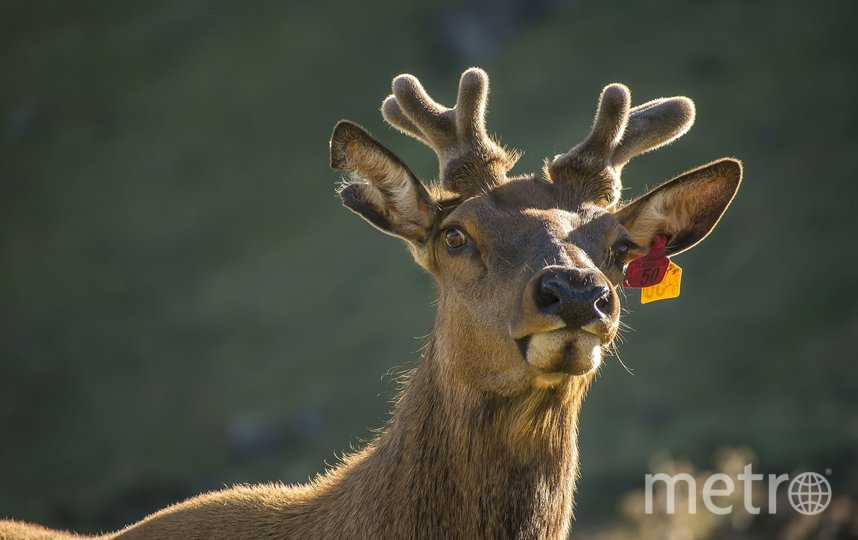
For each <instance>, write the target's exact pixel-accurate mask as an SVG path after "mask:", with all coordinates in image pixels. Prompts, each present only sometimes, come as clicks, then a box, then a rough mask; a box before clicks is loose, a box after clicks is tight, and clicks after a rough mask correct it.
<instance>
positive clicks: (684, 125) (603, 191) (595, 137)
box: [546, 83, 694, 208]
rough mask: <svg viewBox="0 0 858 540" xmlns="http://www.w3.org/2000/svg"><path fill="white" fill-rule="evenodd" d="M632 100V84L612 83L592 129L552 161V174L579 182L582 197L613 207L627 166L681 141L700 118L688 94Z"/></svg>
mask: <svg viewBox="0 0 858 540" xmlns="http://www.w3.org/2000/svg"><path fill="white" fill-rule="evenodd" d="M630 105H631V93H630V92H629V89H628V88H627V87H626V86H624V85H622V84H617V83H614V84H610V85H608V86H606V87H605V89H604V90H602V94H601V96H600V98H599V105H598V107H597V112H596V119H595V121H594V122H593V129H592V130H591V131H590V134H589V135H588V136H587V138H586V139H584V142H582V143H581V144H579V145H577V146H575V147H573V148H572V149H571V150H570V151H569V152H567V153H565V154H561V155H559V156H556V157H555V158H554V160H553V161H552V162H551V163H549V164H548V165H547V166H546V173H547V175H548V177H549V178H550V179H551V180H552V181H554V182H566V183H569V184H571V185H573V186H574V188H575V191H576V194H577V196H579V197H582V198H586V199H588V200H592V201H594V202H595V203H596V204H599V205H601V206H604V207H606V208H608V207H611V206H613V205H615V204H616V203H617V202H618V201H619V198H620V191H621V189H622V181H621V178H620V175H621V173H622V169H623V166H625V164H626V163H628V162H629V160H631V159H632V158H633V157H634V156H636V155H639V154H643V153H645V152H649V151H650V150H654V149H656V148H659V147H661V146H664V145H666V144H669V143H670V142H672V141H674V140H676V139H677V138H679V137H680V136H682V135H683V134H685V133H686V132H687V131H688V130H689V129H690V128H691V125H692V124H693V123H694V102H692V101H691V100H690V99H688V98H686V97H673V98H659V99H655V100H652V101H649V102H647V103H644V104H643V105H638V106H637V107H634V108H630Z"/></svg>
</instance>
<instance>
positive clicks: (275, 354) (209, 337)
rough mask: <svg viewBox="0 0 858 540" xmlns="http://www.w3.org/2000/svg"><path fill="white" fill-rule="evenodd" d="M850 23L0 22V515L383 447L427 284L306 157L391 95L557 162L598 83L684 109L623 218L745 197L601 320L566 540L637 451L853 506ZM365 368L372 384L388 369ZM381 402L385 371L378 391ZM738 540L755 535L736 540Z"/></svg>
mask: <svg viewBox="0 0 858 540" xmlns="http://www.w3.org/2000/svg"><path fill="white" fill-rule="evenodd" d="M853 6H854V4H853V3H851V2H846V1H842V2H834V1H833V2H805V1H797V0H780V1H774V0H761V1H758V2H746V1H741V0H728V1H723V2H707V3H695V4H689V3H687V2H681V1H679V0H652V1H649V2H631V1H617V2H611V3H603V2H595V1H593V0H579V1H571V2H560V1H552V0H536V1H525V0H503V1H498V2H489V1H488V0H471V1H469V2H460V3H456V2H440V3H434V4H431V5H430V4H429V3H416V4H407V3H402V2H392V1H390V0H371V1H366V2H356V3H347V2H339V3H335V2H330V1H324V0H323V1H319V2H313V3H296V2H279V3H275V2H253V1H251V2H241V3H232V2H222V1H194V0H191V1H184V2H165V1H156V2H146V3H127V2H121V3H117V2H104V1H102V2H92V1H90V2H73V3H69V2H59V1H53V0H42V1H32V0H9V1H6V2H3V3H2V4H0V70H2V71H0V72H2V74H3V76H2V83H0V230H2V233H0V254H2V264H0V321H2V325H0V433H2V439H0V441H2V442H0V515H2V516H15V517H17V518H21V519H25V520H31V521H37V522H41V523H44V524H48V525H52V526H58V527H70V528H74V529H77V530H80V531H97V530H104V529H110V528H115V527H119V526H121V525H124V524H126V523H127V522H130V521H133V520H135V519H138V518H139V517H141V516H142V515H144V514H146V513H148V512H150V511H152V510H154V509H156V508H158V507H161V506H164V505H165V504H168V503H170V502H173V501H176V500H179V499H182V498H184V497H186V496H189V495H193V494H195V493H198V492H200V491H202V490H206V489H211V488H217V487H220V486H222V485H224V484H231V483H235V482H256V481H268V480H275V479H280V480H283V481H286V482H297V481H303V480H305V479H306V478H307V477H308V476H310V475H312V474H314V473H315V472H316V471H319V470H321V469H322V468H323V467H324V465H325V462H327V463H331V462H333V461H334V459H335V458H334V456H335V453H336V454H339V453H341V452H342V451H343V450H347V449H348V448H349V447H350V445H359V444H361V441H362V440H365V439H366V438H368V437H369V436H371V432H370V429H371V428H374V427H378V426H380V425H381V424H382V422H383V419H384V418H385V415H386V414H387V411H388V409H389V403H388V401H389V399H390V397H391V395H392V391H393V384H392V378H393V376H392V375H390V374H391V373H395V369H399V368H397V367H396V366H400V367H401V366H407V365H409V364H410V363H412V362H413V361H414V359H415V358H416V354H415V352H414V351H416V350H417V349H418V347H419V346H420V344H421V341H420V339H419V338H415V336H423V335H426V334H427V333H428V332H429V331H430V329H431V321H432V307H431V301H432V299H433V296H434V292H433V289H432V285H431V283H430V280H429V278H428V277H427V276H425V275H423V274H422V273H421V272H420V271H419V270H418V269H417V268H416V267H415V266H414V265H413V264H412V263H411V261H410V260H409V257H408V255H407V253H406V251H405V250H404V249H402V246H401V245H398V243H397V241H395V240H393V239H391V238H388V237H384V236H383V235H381V234H378V233H377V232H376V231H374V230H372V229H371V228H370V227H368V226H367V225H366V224H365V223H363V222H361V221H360V220H359V219H357V218H356V217H354V216H353V215H351V214H350V213H348V212H347V211H345V210H343V209H342V208H341V207H340V205H339V203H338V201H337V200H336V198H335V196H334V192H333V188H334V185H335V184H336V182H337V181H338V175H337V174H336V173H335V172H332V171H330V170H329V168H328V165H327V162H328V157H327V146H326V142H327V139H328V136H329V134H330V129H331V128H332V126H333V125H334V123H335V122H336V121H337V120H338V119H340V118H341V117H348V118H350V119H352V120H354V121H357V122H359V123H361V124H363V125H364V126H366V127H367V128H368V129H370V131H372V132H374V133H376V135H378V136H379V137H380V138H381V139H382V141H384V142H385V143H386V144H388V145H389V146H390V147H391V148H392V149H393V150H394V151H395V152H397V153H398V154H399V155H400V156H401V157H403V159H405V160H406V162H408V163H409V164H411V165H412V167H413V169H414V170H415V171H417V172H418V173H419V174H421V175H422V176H424V177H427V178H428V177H432V176H433V175H434V174H435V171H436V164H435V162H434V158H433V156H432V155H431V152H429V151H427V150H426V149H425V148H423V147H421V146H420V145H419V144H416V143H415V142H414V141H412V140H410V139H407V138H406V137H403V136H400V135H398V134H396V133H394V132H393V130H391V129H389V128H387V127H385V126H384V125H383V123H382V121H381V118H380V115H379V113H378V106H379V105H380V103H381V100H382V98H383V97H384V96H385V95H387V93H388V92H389V81H390V79H391V78H392V77H393V76H394V75H396V74H398V73H402V72H411V73H414V74H416V75H418V76H419V77H421V79H422V80H423V82H424V84H425V85H426V86H427V88H428V89H429V90H430V92H432V93H433V94H434V95H435V96H436V97H437V98H438V99H439V100H440V101H442V102H445V103H450V102H452V101H453V100H454V95H455V86H456V81H457V79H458V76H459V73H460V72H461V71H462V69H464V68H466V67H468V66H469V65H472V64H479V65H481V66H482V67H484V68H485V69H486V70H487V71H488V72H489V73H490V75H491V76H492V82H493V90H492V96H491V111H490V114H489V126H490V129H492V130H493V131H495V132H496V133H498V134H499V135H500V137H501V139H502V140H503V142H504V143H506V144H507V145H509V146H512V147H517V148H522V149H526V150H527V151H528V153H527V154H526V155H525V157H524V158H523V159H522V161H521V162H520V165H519V166H518V167H517V169H516V171H518V172H523V171H527V170H537V169H538V168H539V167H540V165H541V161H542V159H543V158H544V157H545V156H550V155H554V154H556V153H559V152H561V151H564V150H565V149H567V148H568V147H570V146H571V145H572V144H575V143H577V142H578V141H579V140H581V138H582V137H583V136H584V135H585V134H586V132H587V130H588V129H589V124H590V121H591V119H592V114H593V111H594V107H595V102H596V98H597V96H598V92H599V90H600V89H601V88H602V86H603V85H604V84H606V83H608V82H612V81H621V82H624V83H626V84H628V85H629V86H630V87H631V89H632V91H633V94H634V96H635V101H636V102H638V103H640V102H642V101H645V100H648V99H652V98H655V97H659V96H661V95H687V96H690V97H692V98H693V99H694V100H695V101H696V103H697V106H698V117H697V123H696V126H695V127H694V128H693V129H692V131H691V132H690V133H689V134H688V135H686V136H685V137H684V138H683V139H681V140H680V141H678V142H677V143H675V144H673V145H672V146H671V147H669V148H666V149H663V150H659V151H657V152H654V153H652V154H649V155H647V156H644V157H641V158H639V159H637V160H635V162H634V163H633V164H632V165H630V166H629V167H627V168H626V171H625V182H626V186H627V188H628V190H627V194H628V196H633V195H634V194H637V193H640V192H642V191H643V190H644V189H645V187H647V186H650V187H651V186H653V185H656V184H658V183H659V182H661V181H662V180H664V179H666V178H669V177H671V176H673V175H675V174H677V173H679V172H681V171H683V170H685V169H687V168H690V167H692V166H695V165H698V164H701V163H704V162H707V161H709V160H712V159H715V158H717V157H721V156H725V155H732V156H737V157H740V158H742V159H743V160H744V162H745V167H746V169H745V174H746V176H745V183H744V185H743V187H742V189H741V190H740V193H739V196H738V198H737V199H736V202H735V203H734V204H733V206H732V207H731V209H730V210H729V211H728V214H727V216H726V218H725V219H724V220H723V221H722V223H721V224H720V226H719V227H718V229H717V230H716V232H715V233H714V234H713V235H712V236H711V237H710V238H709V239H707V240H706V241H705V243H704V244H703V245H702V246H701V247H699V248H697V249H695V250H693V251H691V252H689V253H688V254H685V255H683V256H681V257H680V258H679V259H678V262H679V264H680V265H681V266H682V267H683V269H684V276H685V278H684V280H683V295H682V297H681V298H680V299H679V300H675V301H667V302H660V303H656V304H650V305H647V306H643V307H642V306H640V305H639V303H638V300H637V293H629V294H628V299H627V302H626V305H627V307H629V308H630V309H631V313H630V314H629V315H628V316H627V317H626V319H625V321H626V322H627V323H629V324H630V325H631V326H632V327H633V328H634V329H635V330H636V331H635V332H632V333H628V334H626V338H627V341H628V342H627V343H625V344H624V345H623V346H622V347H621V354H622V359H623V361H624V362H625V364H626V365H628V366H629V368H630V369H631V370H632V371H633V375H629V374H628V373H627V372H626V371H625V370H624V369H623V368H622V366H620V364H619V362H615V361H613V360H612V361H610V362H609V363H608V365H607V366H606V367H605V368H604V370H603V372H602V375H601V376H600V378H599V380H598V382H597V384H596V385H595V387H594V388H593V390H592V392H591V393H590V396H589V397H588V400H587V402H586V404H585V406H584V410H583V414H582V425H581V453H582V472H583V478H582V481H581V483H580V490H579V495H578V511H577V516H578V518H577V524H576V530H577V531H582V532H586V531H588V530H594V529H599V528H601V527H605V526H608V525H609V524H611V523H612V522H613V521H614V520H617V519H623V518H622V517H621V516H619V515H618V510H617V508H618V502H617V501H619V500H620V499H621V497H622V495H623V494H624V493H626V492H627V491H628V490H633V489H640V487H641V486H642V484H643V475H644V472H645V471H647V470H648V463H649V459H650V457H651V456H653V455H656V454H658V453H660V452H669V453H670V454H672V455H677V456H683V457H685V458H686V459H688V460H690V461H691V462H693V463H697V464H706V463H709V462H710V459H711V458H712V456H713V452H714V451H715V449H716V448H719V447H721V446H722V445H740V446H747V447H750V448H753V449H754V451H755V452H756V456H757V459H758V462H759V464H760V468H761V470H762V471H763V472H788V471H793V470H822V469H825V468H830V469H832V476H831V481H832V484H833V485H834V488H835V493H836V494H837V495H839V496H843V497H848V496H854V495H855V494H856V491H858V480H856V478H855V471H856V447H858V362H856V360H858V354H856V349H855V344H854V340H855V336H856V335H858V303H856V294H855V293H854V292H853V291H852V290H851V289H850V288H849V283H850V281H851V280H854V279H855V263H856V262H857V261H858V257H856V251H855V250H854V249H853V244H854V241H853V240H854V239H853V235H854V233H855V231H856V230H858V227H856V226H858V218H856V214H858V213H856V212H855V211H854V209H853V206H854V204H855V201H856V195H858V187H856V183H855V181H854V179H853V178H852V177H853V176H854V173H853V172H852V171H853V168H854V156H853V154H852V152H853V151H854V149H855V148H856V143H858V134H856V130H855V122H856V120H858V114H857V113H858V110H856V109H858V107H856V100H855V97H856V95H858V71H856V69H855V65H856V64H855V61H856V57H855V53H854V37H853V35H854V32H853V28H852V26H853V24H852V21H853V15H854V14H855V11H856V10H855V8H854V7H853ZM391 369H393V371H391ZM386 374H387V375H386ZM763 537H769V536H763Z"/></svg>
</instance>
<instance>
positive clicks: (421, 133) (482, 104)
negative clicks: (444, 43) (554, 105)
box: [381, 68, 518, 193]
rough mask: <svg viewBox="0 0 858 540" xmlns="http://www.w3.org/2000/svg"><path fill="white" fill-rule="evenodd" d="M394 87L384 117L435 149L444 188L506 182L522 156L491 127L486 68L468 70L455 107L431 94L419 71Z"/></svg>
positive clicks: (472, 188) (463, 189) (395, 82)
mask: <svg viewBox="0 0 858 540" xmlns="http://www.w3.org/2000/svg"><path fill="white" fill-rule="evenodd" d="M392 86H393V95H391V96H389V97H388V98H387V99H385V100H384V103H383V104H382V106H381V111H382V114H383V115H384V119H385V120H386V121H387V122H388V123H389V124H390V125H392V126H393V127H395V128H396V129H398V130H400V131H402V132H403V133H405V134H407V135H410V136H412V137H414V138H416V139H418V140H420V141H422V142H423V143H424V144H426V145H427V146H429V147H430V148H432V150H434V151H435V154H437V156H438V162H439V166H440V173H439V174H440V176H439V178H440V180H441V182H442V184H443V185H444V187H446V188H448V189H450V190H452V191H456V192H458V193H471V192H478V191H481V190H483V189H486V188H488V187H491V186H494V185H498V184H500V183H503V182H504V180H505V179H506V173H507V171H509V170H510V169H511V168H512V166H513V165H514V164H515V162H516V160H517V159H518V155H517V154H516V153H515V152H507V151H506V150H505V149H504V148H503V147H502V146H501V145H500V144H498V143H497V142H495V141H494V140H493V139H492V138H491V137H490V136H489V135H488V133H487V132H486V102H487V97H488V92H489V77H488V75H486V72H485V71H483V70H481V69H479V68H471V69H469V70H467V71H465V72H464V73H463V74H462V78H461V79H460V81H459V95H458V98H457V100H456V105H455V107H453V108H452V109H448V108H446V107H444V106H443V105H440V104H438V103H437V102H435V100H433V99H432V98H431V97H429V94H427V93H426V90H424V89H423V86H422V85H421V84H420V81H418V80H417V78H416V77H414V76H413V75H400V76H398V77H396V78H395V79H393V85H392Z"/></svg>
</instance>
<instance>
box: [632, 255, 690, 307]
mask: <svg viewBox="0 0 858 540" xmlns="http://www.w3.org/2000/svg"><path fill="white" fill-rule="evenodd" d="M681 282H682V268H680V267H678V266H677V265H676V263H674V262H673V261H670V265H669V266H668V267H667V271H666V272H665V273H664V279H663V280H661V283H659V284H658V285H653V286H652V287H644V288H643V289H641V304H648V303H650V302H655V301H656V300H667V299H668V298H676V297H677V296H679V284H680V283H681Z"/></svg>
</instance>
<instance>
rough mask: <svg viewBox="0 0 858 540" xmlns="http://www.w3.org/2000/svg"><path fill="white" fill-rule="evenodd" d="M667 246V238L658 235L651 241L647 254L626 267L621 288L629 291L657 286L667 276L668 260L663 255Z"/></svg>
mask: <svg viewBox="0 0 858 540" xmlns="http://www.w3.org/2000/svg"><path fill="white" fill-rule="evenodd" d="M666 245H667V237H666V236H664V235H663V234H659V235H657V236H656V237H655V239H654V240H653V241H652V244H651V245H650V247H649V253H647V254H646V255H644V256H643V257H641V258H639V259H635V260H633V261H632V262H630V263H629V265H628V266H627V267H626V278H625V279H624V280H623V287H628V288H629V289H642V288H644V287H652V286H653V285H658V284H659V283H661V282H662V280H663V279H664V276H665V275H666V274H667V267H668V266H670V259H669V258H668V257H667V256H666V255H665V254H664V247H665V246H666Z"/></svg>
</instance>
